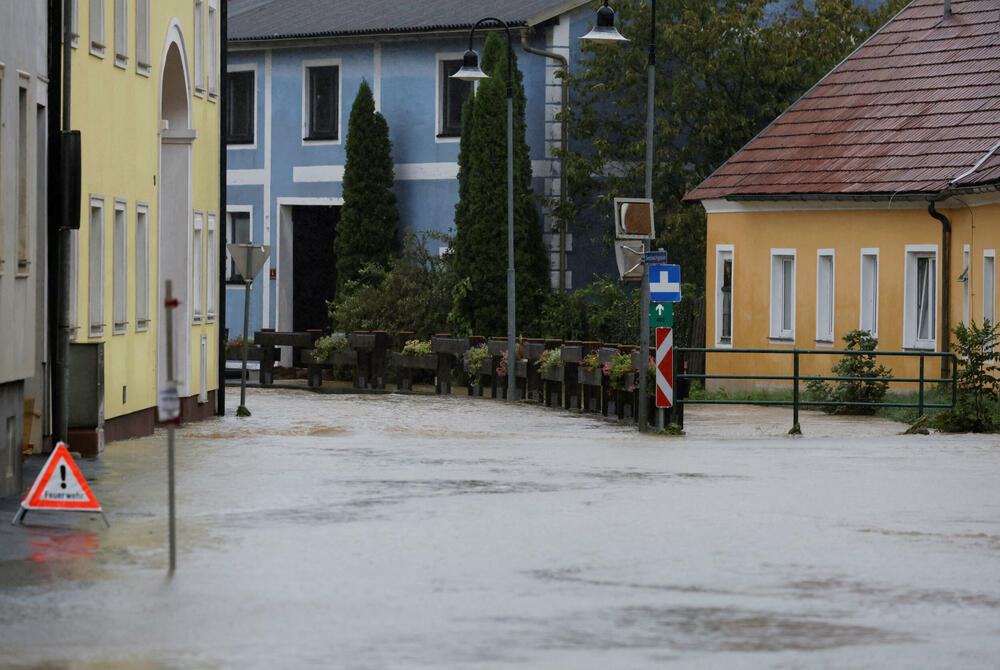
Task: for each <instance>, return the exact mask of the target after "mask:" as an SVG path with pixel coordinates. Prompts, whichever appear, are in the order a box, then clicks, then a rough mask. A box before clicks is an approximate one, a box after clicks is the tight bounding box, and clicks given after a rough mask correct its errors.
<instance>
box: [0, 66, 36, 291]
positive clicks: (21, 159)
mask: <svg viewBox="0 0 1000 670" xmlns="http://www.w3.org/2000/svg"><path fill="white" fill-rule="evenodd" d="M30 89H31V75H30V74H28V73H27V72H21V71H20V70H19V71H18V73H17V134H16V137H17V144H16V146H15V147H14V151H15V152H17V153H16V157H15V161H16V163H15V165H16V166H17V167H16V169H15V170H14V178H15V180H16V185H17V190H16V191H15V201H14V205H15V207H16V219H15V223H14V225H15V226H16V229H15V235H14V242H15V247H14V254H15V258H16V259H17V268H16V273H15V276H17V277H22V278H23V277H27V276H29V274H30V270H31V246H32V241H31V229H32V218H33V217H32V215H31V212H32V206H33V203H32V200H33V198H32V197H31V190H32V188H31V187H32V179H31V173H32V170H31V168H32V165H33V161H32V154H33V152H32V149H31V147H32V142H31V139H32V137H31V136H32V133H31V130H32V128H31V125H32V124H31V120H32V119H31V117H32V116H34V115H33V114H32V113H31V111H32V107H34V105H32V104H31V94H30V92H29V91H30ZM0 222H2V215H0ZM0 225H2V223H0Z"/></svg>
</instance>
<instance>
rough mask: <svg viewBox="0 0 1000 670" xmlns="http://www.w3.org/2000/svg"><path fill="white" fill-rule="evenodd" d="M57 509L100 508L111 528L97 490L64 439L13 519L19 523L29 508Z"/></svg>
mask: <svg viewBox="0 0 1000 670" xmlns="http://www.w3.org/2000/svg"><path fill="white" fill-rule="evenodd" d="M33 509H35V510H37V509H44V510H58V511H62V512H98V513H99V514H100V515H101V518H102V519H104V523H105V525H107V526H108V528H110V527H111V524H110V523H108V517H106V516H104V511H103V510H102V509H101V504H100V503H99V502H97V498H96V497H95V496H94V492H93V491H91V490H90V486H88V485H87V480H86V479H84V477H83V473H81V472H80V468H78V467H76V462H75V461H74V460H73V457H72V456H71V455H70V453H69V449H67V448H66V443H65V442H60V443H59V444H57V445H56V448H55V449H54V450H53V451H52V454H51V455H50V456H49V460H47V461H45V466H44V467H43V468H42V471H41V472H39V473H38V476H37V477H36V478H35V483H34V484H32V485H31V489H30V490H29V491H28V495H26V496H24V500H22V501H21V508H20V509H19V510H18V511H17V514H15V515H14V519H13V521H11V523H13V524H17V523H18V522H19V521H21V520H22V519H24V516H25V515H26V514H27V513H28V511H29V510H33Z"/></svg>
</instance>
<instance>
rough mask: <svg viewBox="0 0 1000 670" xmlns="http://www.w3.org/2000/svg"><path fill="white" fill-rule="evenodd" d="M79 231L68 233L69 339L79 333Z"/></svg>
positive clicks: (74, 230)
mask: <svg viewBox="0 0 1000 670" xmlns="http://www.w3.org/2000/svg"><path fill="white" fill-rule="evenodd" d="M79 272H80V231H79V230H77V229H75V228H73V229H70V231H69V339H71V340H75V339H76V338H77V335H78V334H79V332H80V311H79V310H80V276H79Z"/></svg>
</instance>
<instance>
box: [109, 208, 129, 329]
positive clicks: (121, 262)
mask: <svg viewBox="0 0 1000 670" xmlns="http://www.w3.org/2000/svg"><path fill="white" fill-rule="evenodd" d="M125 207H126V203H125V201H124V200H119V199H117V198H116V199H115V220H114V230H113V231H112V235H113V236H114V240H113V243H112V249H111V253H112V258H111V264H112V269H113V271H114V274H113V276H112V291H111V294H112V298H113V300H114V315H113V317H114V328H113V332H115V333H124V332H125V328H126V326H127V325H128V313H127V311H126V309H127V305H128V302H127V299H128V287H127V286H126V278H127V277H128V247H127V246H125V237H126V232H125V229H126V226H127V225H128V224H127V221H126V219H127V216H126V214H125Z"/></svg>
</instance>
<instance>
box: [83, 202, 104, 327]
mask: <svg viewBox="0 0 1000 670" xmlns="http://www.w3.org/2000/svg"><path fill="white" fill-rule="evenodd" d="M95 212H96V217H95ZM88 214H89V216H88V217H87V235H88V239H89V243H90V244H89V249H90V253H89V255H88V258H87V273H88V278H89V282H88V285H89V290H88V293H87V306H88V316H89V319H88V321H87V323H88V324H89V331H88V332H89V333H90V337H102V336H103V335H104V227H105V220H104V219H105V214H104V196H103V195H95V194H91V195H90V209H89V212H88ZM95 224H97V225H95Z"/></svg>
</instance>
